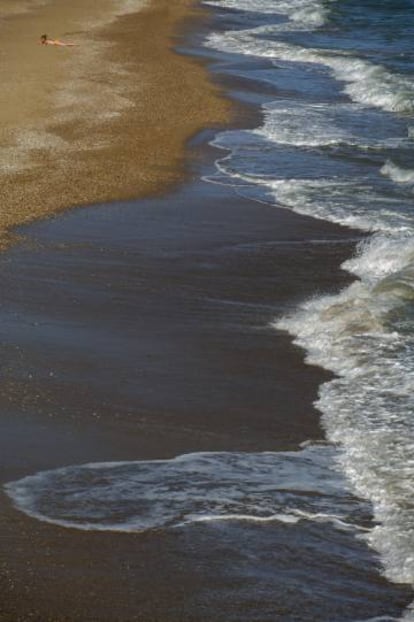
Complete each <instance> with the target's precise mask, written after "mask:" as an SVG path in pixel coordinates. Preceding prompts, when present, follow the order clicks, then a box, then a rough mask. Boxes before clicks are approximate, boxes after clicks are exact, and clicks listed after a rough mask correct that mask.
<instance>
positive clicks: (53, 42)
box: [40, 35, 78, 47]
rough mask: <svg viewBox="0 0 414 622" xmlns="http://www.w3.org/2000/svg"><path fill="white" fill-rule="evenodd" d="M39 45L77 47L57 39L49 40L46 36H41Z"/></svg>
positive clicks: (74, 44)
mask: <svg viewBox="0 0 414 622" xmlns="http://www.w3.org/2000/svg"><path fill="white" fill-rule="evenodd" d="M40 43H41V45H59V46H60V47H74V46H76V45H78V44H77V43H65V42H64V41H59V39H49V37H48V36H47V35H41V37H40Z"/></svg>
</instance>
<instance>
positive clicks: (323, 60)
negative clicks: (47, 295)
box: [206, 25, 414, 112]
mask: <svg viewBox="0 0 414 622" xmlns="http://www.w3.org/2000/svg"><path fill="white" fill-rule="evenodd" d="M277 32H278V27H274V26H268V25H267V26H260V27H258V28H254V29H249V30H241V31H228V32H225V33H213V34H212V35H210V37H209V38H208V40H207V41H206V45H207V46H209V47H212V48H215V49H218V50H221V51H224V52H231V53H232V52H233V53H238V54H247V55H253V56H259V57H263V58H269V59H271V60H275V61H276V60H284V61H291V62H297V63H312V64H317V65H324V66H325V67H328V68H329V69H331V70H332V72H333V74H334V76H335V77H336V78H337V80H340V81H341V82H344V83H345V84H346V86H345V92H346V93H347V94H348V95H349V97H350V98H351V99H352V100H353V101H355V102H359V103H361V104H364V105H368V106H374V107H377V108H382V109H383V110H388V111H395V112H413V111H414V84H413V81H412V79H411V78H410V77H409V76H405V75H402V74H397V73H392V72H390V71H388V70H387V69H386V68H385V67H382V66H381V65H376V64H374V63H371V62H369V61H366V60H364V59H362V58H358V57H357V56H354V55H353V54H352V53H350V52H343V51H339V50H330V51H327V50H323V49H317V48H305V47H302V46H299V45H295V44H291V43H286V42H284V41H278V40H277V39H272V38H270V35H272V34H273V35H277Z"/></svg>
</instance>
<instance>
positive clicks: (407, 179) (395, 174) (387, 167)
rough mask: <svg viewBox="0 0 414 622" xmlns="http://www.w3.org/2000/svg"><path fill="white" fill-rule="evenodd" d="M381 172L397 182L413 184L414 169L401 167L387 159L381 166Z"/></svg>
mask: <svg viewBox="0 0 414 622" xmlns="http://www.w3.org/2000/svg"><path fill="white" fill-rule="evenodd" d="M381 173H382V174H383V175H386V176H387V177H390V179H392V181H395V182H396V183H397V184H414V170H413V169H407V168H401V167H399V166H398V165H397V164H394V162H391V160H388V161H387V162H386V163H385V164H384V166H383V167H382V168H381Z"/></svg>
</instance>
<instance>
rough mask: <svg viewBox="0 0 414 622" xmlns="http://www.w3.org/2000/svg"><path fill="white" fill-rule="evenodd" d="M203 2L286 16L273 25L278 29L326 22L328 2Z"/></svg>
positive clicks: (269, 0) (313, 0) (307, 26)
mask: <svg viewBox="0 0 414 622" xmlns="http://www.w3.org/2000/svg"><path fill="white" fill-rule="evenodd" d="M204 3H205V4H209V5H211V6H218V7H224V8H227V9H237V10H239V11H248V12H258V13H264V14H272V15H279V16H283V17H286V18H288V20H289V21H286V22H283V23H281V24H278V25H277V26H275V28H277V29H278V30H290V29H291V27H293V28H294V29H301V27H302V28H306V29H308V30H309V29H313V28H319V27H320V26H323V24H325V23H326V21H327V18H328V16H329V10H330V5H331V4H333V3H334V0H330V2H322V1H321V0H280V1H279V2H274V0H254V1H252V0H204Z"/></svg>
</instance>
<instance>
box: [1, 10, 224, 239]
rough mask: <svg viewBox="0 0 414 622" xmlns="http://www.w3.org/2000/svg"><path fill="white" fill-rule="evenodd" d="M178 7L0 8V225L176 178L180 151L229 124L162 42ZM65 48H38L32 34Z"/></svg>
mask: <svg viewBox="0 0 414 622" xmlns="http://www.w3.org/2000/svg"><path fill="white" fill-rule="evenodd" d="M193 4H194V3H193V2H190V1H188V0H174V1H167V0H165V1H163V0H160V1H157V2H143V1H141V0H136V2H126V1H125V2H122V1H120V0H118V1H115V0H105V1H104V2H100V3H99V6H97V4H96V2H93V1H92V0H88V1H82V2H81V1H77V2H71V3H70V5H68V4H67V3H65V2H62V1H59V0H55V1H54V2H39V3H24V2H22V3H20V4H18V3H16V4H14V5H13V10H11V9H10V5H9V3H2V5H0V16H2V19H1V21H0V32H1V38H2V52H1V55H2V56H1V65H0V77H1V80H2V82H3V84H7V85H8V88H7V89H3V91H2V93H1V95H0V106H1V110H2V128H1V133H0V176H1V177H0V182H1V197H2V202H1V214H0V231H2V236H1V239H2V244H3V245H4V244H5V242H6V239H7V236H8V233H9V232H10V229H11V228H12V227H13V226H14V225H19V224H22V223H24V222H28V221H30V220H33V219H36V218H39V217H42V216H45V215H47V214H51V213H55V212H57V211H59V210H61V209H64V208H67V207H73V206H76V205H85V204H92V203H96V202H102V201H106V200H109V199H113V198H118V199H121V198H130V197H137V196H144V195H146V194H148V193H150V192H154V191H158V190H160V189H165V188H166V187H168V186H169V185H170V184H172V183H174V182H176V181H177V180H178V179H179V178H181V177H182V175H183V172H184V169H185V156H184V143H185V140H186V139H188V138H189V137H190V136H192V135H193V134H194V133H195V132H196V131H197V130H199V129H200V128H202V127H204V126H206V125H210V126H212V125H216V124H220V123H223V122H224V121H225V120H227V119H228V118H229V113H230V110H229V104H228V102H227V101H225V99H224V98H223V97H222V95H221V93H220V92H219V90H218V88H216V87H214V86H213V85H212V84H211V81H209V79H208V77H207V74H206V69H205V68H204V67H203V66H202V64H201V63H200V62H197V61H194V60H190V59H189V58H187V57H184V56H179V55H177V54H174V52H173V50H172V48H173V46H174V41H175V39H174V36H175V33H176V31H177V29H178V28H183V27H184V21H185V24H186V26H187V27H188V25H189V23H190V22H189V20H191V19H200V18H201V17H202V15H203V12H202V11H201V10H200V9H197V10H196V9H195V8H194V6H193ZM43 33H47V34H48V35H49V36H50V37H52V38H53V37H55V38H60V39H62V40H63V41H73V42H74V43H76V44H77V47H72V48H55V47H51V46H41V45H39V44H38V43H39V37H40V34H43Z"/></svg>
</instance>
